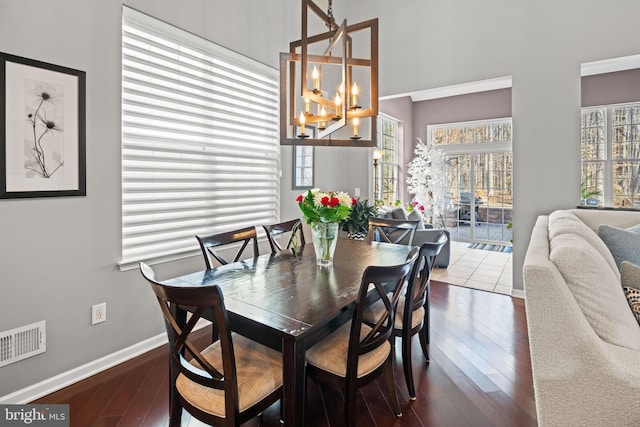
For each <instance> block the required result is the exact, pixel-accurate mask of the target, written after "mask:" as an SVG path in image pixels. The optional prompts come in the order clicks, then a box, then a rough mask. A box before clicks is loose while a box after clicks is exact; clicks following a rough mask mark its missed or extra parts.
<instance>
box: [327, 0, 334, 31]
mask: <svg viewBox="0 0 640 427" xmlns="http://www.w3.org/2000/svg"><path fill="white" fill-rule="evenodd" d="M327 17H328V18H329V22H327V27H329V28H330V29H331V27H332V26H333V25H334V23H335V22H336V20H335V19H334V17H333V0H329V6H328V7H327Z"/></svg>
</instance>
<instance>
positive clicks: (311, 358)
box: [306, 247, 419, 426]
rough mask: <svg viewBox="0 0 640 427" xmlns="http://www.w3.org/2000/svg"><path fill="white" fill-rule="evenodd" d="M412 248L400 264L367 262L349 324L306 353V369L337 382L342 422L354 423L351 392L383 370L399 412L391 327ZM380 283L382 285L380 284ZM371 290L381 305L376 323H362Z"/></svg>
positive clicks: (412, 258)
mask: <svg viewBox="0 0 640 427" xmlns="http://www.w3.org/2000/svg"><path fill="white" fill-rule="evenodd" d="M418 252H419V249H418V248H417V247H414V248H413V249H412V250H411V252H410V253H409V255H408V256H407V259H406V261H405V262H404V263H403V264H400V265H395V266H384V267H383V266H369V267H367V268H366V269H365V270H364V273H363V274H362V280H361V283H360V288H359V291H358V296H357V299H356V306H355V309H354V312H353V317H352V319H351V321H350V322H347V323H345V324H344V325H343V326H341V327H340V328H338V329H337V330H336V331H334V332H332V333H331V334H330V335H328V336H327V337H325V338H324V339H323V340H322V341H320V342H319V343H317V344H315V345H314V346H312V347H311V348H310V349H308V350H307V352H306V360H307V373H308V374H309V375H310V376H311V377H312V378H315V379H316V380H318V381H324V382H328V383H331V384H335V385H338V386H339V387H340V388H341V389H342V390H343V393H344V403H345V407H344V425H345V426H355V414H356V392H357V390H358V389H359V388H360V387H362V386H364V385H365V384H368V383H370V382H371V381H373V380H375V379H376V378H377V377H378V376H379V375H380V374H382V373H384V374H385V380H386V385H387V389H388V393H389V400H390V403H391V407H392V409H393V411H394V413H395V414H396V416H401V415H402V411H401V409H400V404H399V402H398V395H397V392H396V388H395V380H394V378H393V361H394V352H393V345H392V339H393V335H392V334H393V325H394V316H395V312H396V308H397V304H398V301H399V297H400V293H401V292H402V288H403V285H404V283H405V279H406V277H407V276H408V275H409V274H410V272H411V269H412V267H413V265H414V263H415V261H416V259H417V257H418ZM389 285H391V286H392V288H393V291H392V292H391V294H390V295H388V294H387V289H389V287H388V286H389ZM385 286H387V287H386V288H385ZM372 294H374V295H375V296H376V297H377V298H380V300H381V301H382V303H383V305H384V312H381V313H380V315H381V317H380V318H379V319H378V322H376V324H374V325H372V326H370V325H367V324H365V323H363V322H362V315H363V312H364V309H365V307H366V305H367V298H368V297H371V295H372Z"/></svg>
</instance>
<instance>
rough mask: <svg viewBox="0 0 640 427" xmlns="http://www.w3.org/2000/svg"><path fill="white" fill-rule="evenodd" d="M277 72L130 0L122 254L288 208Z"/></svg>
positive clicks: (163, 246)
mask: <svg viewBox="0 0 640 427" xmlns="http://www.w3.org/2000/svg"><path fill="white" fill-rule="evenodd" d="M277 128H278V74H277V71H276V70H274V69H272V68H270V67H267V66H264V65H262V64H260V63H257V62H255V61H253V60H250V59H248V58H246V57H243V56H241V55H238V54H236V53H234V52H231V51H229V50H227V49H224V48H221V47H220V46H218V45H215V44H213V43H211V42H209V41H206V40H204V39H201V38H198V37H196V36H194V35H192V34H189V33H187V32H185V31H182V30H180V29H177V28H175V27H172V26H170V25H168V24H166V23H163V22H161V21H158V20H156V19H154V18H151V17H149V16H147V15H144V14H141V13H139V12H136V11H134V10H132V9H129V8H126V7H125V8H124V13H123V34H122V262H121V268H127V267H125V265H128V266H131V265H133V263H134V262H136V261H138V260H142V259H145V260H161V259H165V258H166V259H173V258H178V257H180V256H188V255H191V254H193V253H195V251H197V250H198V243H197V241H196V239H195V237H194V236H195V235H196V234H202V233H210V232H217V231H225V230H231V229H235V228H239V227H244V226H250V225H258V224H265V223H269V222H275V221H277V219H278V216H279V186H280V181H279V167H280V158H279V156H280V154H279V153H280V150H279V148H280V147H279V143H278V139H277V137H278V135H277Z"/></svg>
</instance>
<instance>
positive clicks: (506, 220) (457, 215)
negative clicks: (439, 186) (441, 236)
mask: <svg viewBox="0 0 640 427" xmlns="http://www.w3.org/2000/svg"><path fill="white" fill-rule="evenodd" d="M429 134H430V136H431V138H432V139H431V141H432V143H435V144H436V146H437V148H438V149H440V150H441V151H442V152H443V153H444V154H445V159H446V174H447V179H446V181H445V185H446V186H447V188H446V191H445V193H446V194H447V197H446V198H447V201H446V207H445V209H444V216H445V218H444V223H445V226H446V228H447V229H448V230H449V232H450V234H451V237H452V238H453V239H454V240H459V241H466V242H477V243H486V244H496V245H505V246H510V245H511V240H512V231H511V227H510V226H509V224H510V222H511V217H512V212H513V185H512V176H513V157H512V155H511V148H512V143H511V120H506V119H505V120H499V121H486V122H474V123H457V124H450V125H438V126H433V127H430V129H429Z"/></svg>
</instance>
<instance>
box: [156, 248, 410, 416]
mask: <svg viewBox="0 0 640 427" xmlns="http://www.w3.org/2000/svg"><path fill="white" fill-rule="evenodd" d="M410 250H411V246H406V245H397V244H390V243H381V242H369V241H360V240H351V239H344V238H340V239H338V242H337V245H336V251H335V255H334V258H333V265H332V266H330V267H320V266H318V265H317V262H316V256H315V251H314V248H313V244H311V243H309V244H307V245H305V246H303V247H298V248H295V249H288V250H284V251H280V252H276V253H269V254H264V255H260V256H258V257H256V258H250V259H246V260H242V261H238V262H234V263H231V264H227V265H223V266H220V267H216V268H213V269H210V270H203V271H198V272H194V273H190V274H186V275H183V276H180V277H175V278H172V279H169V280H165V281H164V283H166V284H167V285H171V286H211V285H217V286H219V287H220V289H221V290H222V294H223V298H224V304H225V307H226V310H227V313H228V316H229V323H230V327H231V329H232V330H233V331H234V332H236V333H240V334H242V335H245V336H247V337H249V338H251V339H254V340H256V341H258V342H261V343H263V344H265V345H268V346H270V347H272V348H276V349H277V350H279V351H282V358H283V397H282V402H281V404H282V405H283V414H282V415H283V421H284V423H285V425H288V426H296V427H299V426H303V425H304V416H305V411H304V410H305V408H304V407H305V387H306V383H305V351H306V349H307V348H310V347H311V346H313V345H314V344H316V343H317V342H319V341H320V340H322V338H324V337H326V336H327V335H328V334H330V333H331V332H332V331H334V330H336V329H337V328H338V327H340V326H341V325H342V324H344V323H345V322H347V321H349V320H350V319H351V316H352V313H353V307H354V305H355V300H356V297H357V294H358V290H359V287H360V284H361V280H362V274H363V273H364V270H365V269H366V268H367V267H368V266H370V265H381V266H388V265H397V264H401V263H403V262H404V261H405V259H406V257H407V255H408V254H409V252H410ZM187 309H188V308H185V310H187ZM204 317H206V315H205V316H204Z"/></svg>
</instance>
